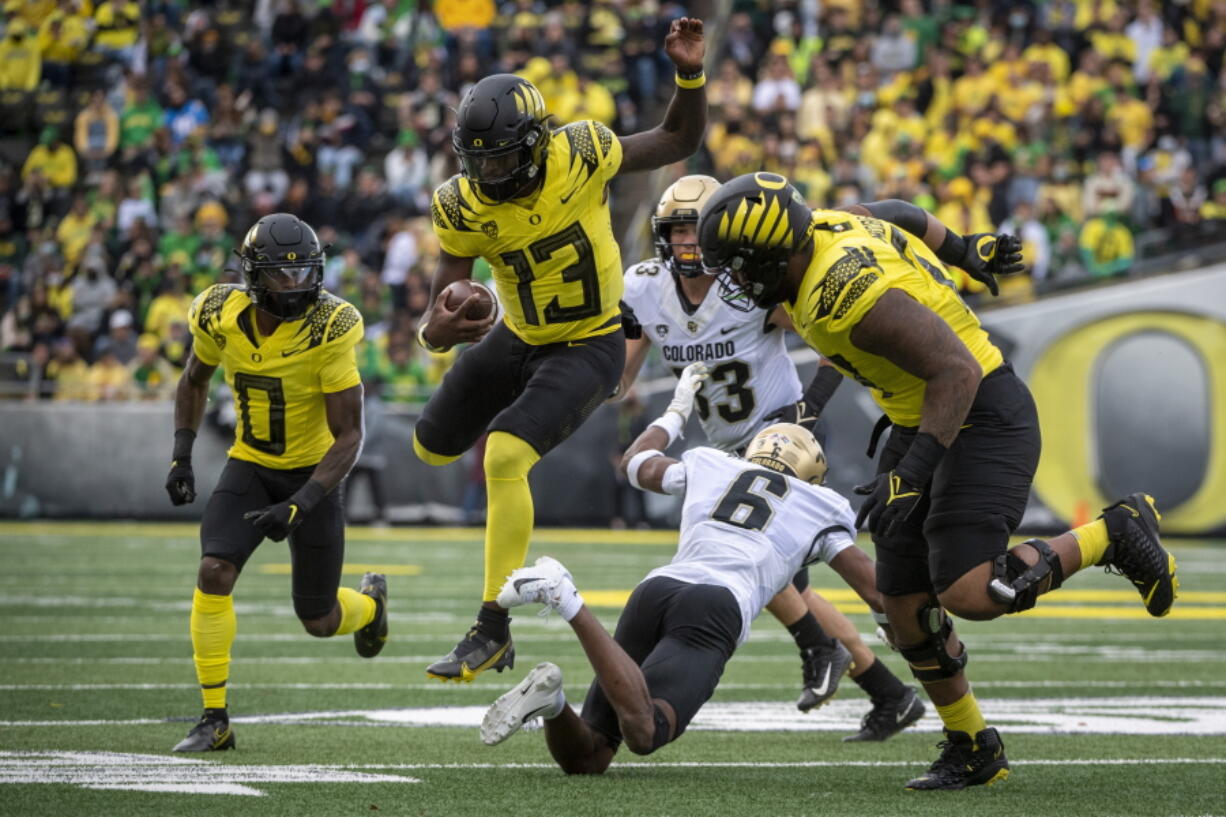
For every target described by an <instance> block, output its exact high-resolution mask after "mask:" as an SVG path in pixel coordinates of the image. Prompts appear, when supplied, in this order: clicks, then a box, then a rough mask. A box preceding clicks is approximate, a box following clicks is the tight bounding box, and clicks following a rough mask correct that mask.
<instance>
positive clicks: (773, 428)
mask: <svg viewBox="0 0 1226 817" xmlns="http://www.w3.org/2000/svg"><path fill="white" fill-rule="evenodd" d="M745 459H746V460H748V461H749V462H752V463H753V464H754V465H761V466H762V467H764V468H769V469H770V470H772V471H779V472H780V473H784V474H789V475H790V476H794V477H796V478H797V479H803V480H804V481H805V482H808V483H812V484H813V485H821V484H822V483H823V482H825V481H826V470H827V465H826V452H825V451H823V450H822V444H821V443H819V442H818V441H817V438H816V437H814V436H813V433H812V432H811V431H809V430H808V429H806V428H805V427H804V426H798V425H796V424H795V423H775V424H774V425H770V426H767V427H766V428H764V429H762V430H761V431H759V432H758V433H757V434H756V435H754V438H753V439H752V440H750V441H749V446H748V447H747V448H746V449H745Z"/></svg>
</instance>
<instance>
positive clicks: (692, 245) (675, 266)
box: [651, 214, 704, 278]
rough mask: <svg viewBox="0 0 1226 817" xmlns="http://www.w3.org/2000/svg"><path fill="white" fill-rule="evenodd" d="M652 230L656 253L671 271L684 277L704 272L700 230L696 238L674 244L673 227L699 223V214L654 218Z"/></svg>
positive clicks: (696, 233)
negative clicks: (699, 238)
mask: <svg viewBox="0 0 1226 817" xmlns="http://www.w3.org/2000/svg"><path fill="white" fill-rule="evenodd" d="M651 222H652V227H653V230H652V232H653V233H654V234H655V242H654V243H655V245H656V255H657V256H658V257H659V258H660V260H661V261H663V262H664V264H665V266H667V267H668V269H669V271H670V272H672V273H675V274H677V275H680V276H681V277H683V278H697V277H698V276H700V275H702V274H703V273H704V269H703V266H702V253H701V252H699V250H698V231H697V230H695V231H694V238H693V240H692V241H688V242H686V243H684V244H674V243H673V241H672V232H673V228H674V227H676V226H677V225H679V224H692V225H694V226H695V227H697V225H698V216H697V214H695V215H693V216H687V217H676V216H674V217H670V218H654V217H653V218H652V220H651Z"/></svg>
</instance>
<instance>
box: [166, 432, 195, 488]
mask: <svg viewBox="0 0 1226 817" xmlns="http://www.w3.org/2000/svg"><path fill="white" fill-rule="evenodd" d="M195 441H196V432H194V431H192V430H191V429H190V428H180V429H176V430H175V450H174V454H173V455H171V458H170V475H169V476H168V477H166V493H168V494H170V502H171V504H172V505H187V504H189V503H192V502H195V501H196V474H195V472H194V471H192V444H193V443H194V442H195Z"/></svg>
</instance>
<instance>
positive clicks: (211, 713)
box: [204, 706, 230, 723]
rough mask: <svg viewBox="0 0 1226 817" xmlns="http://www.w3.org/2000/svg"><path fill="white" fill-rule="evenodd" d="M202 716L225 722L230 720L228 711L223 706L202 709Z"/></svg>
mask: <svg viewBox="0 0 1226 817" xmlns="http://www.w3.org/2000/svg"><path fill="white" fill-rule="evenodd" d="M204 717H206V718H208V719H209V720H211V721H225V722H226V723H229V722H230V713H229V712H227V711H226V708H225V707H224V706H223V707H222V708H221V709H206V710H204Z"/></svg>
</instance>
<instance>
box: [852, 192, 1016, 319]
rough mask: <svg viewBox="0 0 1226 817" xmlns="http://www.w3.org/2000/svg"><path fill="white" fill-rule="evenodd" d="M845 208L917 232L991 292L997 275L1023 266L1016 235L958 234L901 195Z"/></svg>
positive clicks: (941, 255)
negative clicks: (900, 197) (896, 197)
mask: <svg viewBox="0 0 1226 817" xmlns="http://www.w3.org/2000/svg"><path fill="white" fill-rule="evenodd" d="M846 209H847V212H849V213H855V214H856V215H861V216H872V217H873V218H879V219H881V220H882V221H888V222H890V223H891V224H894V225H897V226H899V227H902V228H903V229H904V230H906V231H907V232H909V233H911V234H912V235H915V236H918V237H919V238H921V239H923V241H924V243H925V244H927V245H928V248H929V249H931V250H932V251H933V252H935V253H936V256H937V258H939V259H940V260H941V261H942V262H944V263H946V264H952V265H953V266H955V267H961V268H962V269H964V270H966V272H967V273H968V274H969V275H970V276H971V277H972V278H974V279H975V280H976V281H980V282H982V283H984V284H986V285H987V287H988V289H990V290H991V291H992V294H993V295H996V294H997V293H998V292H999V291H1000V288H999V287H998V286H997V284H996V276H997V275H1011V274H1013V273H1015V272H1020V271H1021V269H1022V266H1023V265H1022V241H1021V239H1020V238H1018V237H1017V236H1013V235H1009V234H1007V233H1001V234H999V235H995V234H993V233H974V234H973V235H968V236H960V235H958V234H957V233H956V232H954V231H953V230H951V229H950V228H948V227H946V226H945V225H944V224H943V223H942V222H941V221H940V220H939V219H938V218H937V217H936V216H934V215H932V213H929V212H927V211H926V210H924V209H922V208H920V207H917V206H916V205H914V204H911V203H910V202H905V201H902V200H901V199H886V200H884V201H874V202H870V203H868V204H853V205H852V206H850V207H848V208H846Z"/></svg>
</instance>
